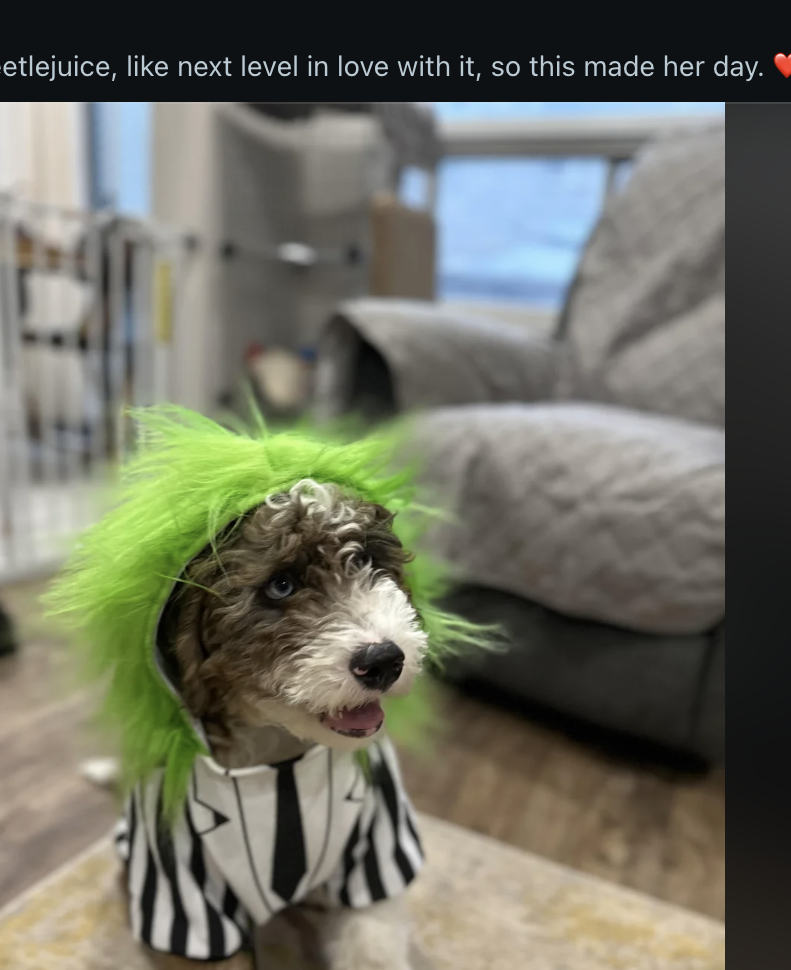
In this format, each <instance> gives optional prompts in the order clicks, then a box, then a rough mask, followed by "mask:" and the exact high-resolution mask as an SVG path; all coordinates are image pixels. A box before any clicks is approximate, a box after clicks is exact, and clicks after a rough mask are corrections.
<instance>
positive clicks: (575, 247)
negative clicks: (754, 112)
mask: <svg viewBox="0 0 791 970" xmlns="http://www.w3.org/2000/svg"><path fill="white" fill-rule="evenodd" d="M724 107H725V103H724V102H721V101H650V102H639V101H438V102H434V108H435V111H436V112H437V115H438V117H439V118H440V119H442V120H463V119H466V120H472V119H476V120H482V119H492V118H501V119H505V118H553V117H554V118H559V117H564V118H572V117H592V116H597V115H598V116H603V115H610V116H613V115H620V116H629V115H648V114H650V115H657V114H661V115H682V114H684V115H686V114H700V113H708V114H712V113H719V112H722V111H723V110H724ZM605 181H606V165H605V163H604V162H603V161H601V160H599V159H543V160H539V159H518V158H507V159H505V158H504V159H494V158H493V159H461V158H459V159H449V160H448V161H446V162H444V163H443V164H442V165H441V167H440V175H439V192H438V202H437V217H438V222H439V238H440V252H439V280H438V288H439V294H440V296H441V297H443V298H446V299H471V300H484V301H485V300H493V301H498V300H504V301H509V302H511V301H514V302H530V303H537V304H542V305H545V306H559V304H560V303H561V302H562V299H563V295H564V293H565V291H566V288H567V286H568V284H569V283H570V281H571V278H572V275H573V273H574V268H575V266H576V263H577V260H578V258H579V253H580V250H581V248H582V246H583V244H584V242H585V240H586V239H587V237H588V234H589V232H590V231H591V229H592V227H593V225H594V223H595V221H596V217H597V215H598V213H599V208H600V205H601V201H602V198H603V192H604V187H605Z"/></svg>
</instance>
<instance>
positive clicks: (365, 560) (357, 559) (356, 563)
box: [351, 552, 371, 569]
mask: <svg viewBox="0 0 791 970" xmlns="http://www.w3.org/2000/svg"><path fill="white" fill-rule="evenodd" d="M351 563H352V566H353V567H354V568H355V569H362V568H363V567H365V566H370V564H371V557H370V556H369V555H367V554H366V553H364V552H357V553H355V554H354V555H353V556H352V559H351Z"/></svg>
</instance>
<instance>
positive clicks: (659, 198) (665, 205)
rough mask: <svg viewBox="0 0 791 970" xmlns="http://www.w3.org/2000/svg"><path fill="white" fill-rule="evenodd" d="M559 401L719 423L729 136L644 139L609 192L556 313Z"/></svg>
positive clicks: (717, 130)
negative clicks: (628, 171)
mask: <svg viewBox="0 0 791 970" xmlns="http://www.w3.org/2000/svg"><path fill="white" fill-rule="evenodd" d="M561 335H562V337H563V338H564V339H563V341H562V343H563V355H562V359H561V369H560V377H559V381H558V385H557V388H556V392H557V397H559V398H562V399H565V400H569V399H574V400H586V401H598V402H602V403H610V404H616V405H619V406H622V407H632V408H641V409H643V410H646V411H655V412H659V413H663V414H672V415H675V416H676V417H682V418H688V419H691V420H696V421H706V422H708V423H711V424H715V425H718V426H724V424H725V133H724V129H723V126H722V125H715V126H712V127H705V128H702V129H700V130H693V131H690V132H686V133H683V134H674V135H670V136H667V137H665V138H662V139H659V140H657V141H656V142H655V143H653V144H651V145H649V146H648V147H647V148H646V149H645V150H644V152H643V153H641V156H640V157H639V158H638V160H637V162H636V165H635V169H634V172H633V174H632V177H631V179H630V180H629V181H628V182H627V184H626V186H625V188H624V189H623V190H622V191H621V192H620V193H617V194H614V195H612V196H610V197H609V198H608V200H607V202H606V204H605V207H604V210H603V212H602V216H601V219H600V220H599V223H598V225H597V226H596V228H595V230H594V231H593V233H592V234H591V237H590V239H589V241H588V243H587V245H586V248H585V252H584V254H583V256H582V259H581V261H580V265H579V268H578V271H577V276H576V279H575V281H574V284H573V286H572V289H571V292H570V296H569V299H568V302H567V305H566V307H565V308H564V312H563V316H562V320H561Z"/></svg>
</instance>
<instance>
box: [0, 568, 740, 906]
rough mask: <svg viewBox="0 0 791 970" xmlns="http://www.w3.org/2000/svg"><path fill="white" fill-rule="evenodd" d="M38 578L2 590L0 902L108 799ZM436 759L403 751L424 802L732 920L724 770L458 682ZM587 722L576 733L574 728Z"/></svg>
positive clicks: (85, 827)
mask: <svg viewBox="0 0 791 970" xmlns="http://www.w3.org/2000/svg"><path fill="white" fill-rule="evenodd" d="M40 589H41V587H40V586H36V585H33V584H29V585H25V586H17V587H13V588H6V589H2V590H0V600H2V602H3V605H4V607H5V608H6V609H7V610H8V611H9V612H11V614H12V615H13V616H14V618H15V619H16V620H17V622H18V624H19V626H20V632H21V634H22V637H23V647H22V650H21V652H20V653H19V655H18V656H16V657H11V658H5V659H0V779H1V781H0V906H2V905H3V904H4V903H5V902H7V901H8V900H9V899H10V898H12V897H13V896H15V895H16V894H17V893H19V892H21V891H22V890H24V889H25V888H26V887H27V886H29V885H31V884H32V883H34V882H35V881H37V880H38V879H40V878H41V877H43V876H44V875H46V874H47V873H48V872H50V871H51V870H52V869H54V868H55V867H56V866H58V865H60V864H62V863H63V862H65V861H66V860H68V859H69V857H71V856H72V855H74V854H75V853H77V852H79V851H80V850H81V849H82V848H84V847H85V846H87V845H88V844H90V843H91V842H92V841H94V840H96V839H97V838H99V837H100V836H101V835H103V834H104V833H105V832H106V831H108V830H109V828H110V826H111V825H112V823H113V821H114V819H115V813H116V806H115V804H114V799H113V797H112V796H111V795H110V794H109V793H107V792H104V791H101V790H99V789H97V788H94V787H93V786H91V785H90V784H88V783H87V782H85V781H83V780H82V779H81V778H80V776H79V774H78V771H77V765H78V762H79V759H80V758H81V757H84V756H86V755H95V754H97V753H100V752H99V751H98V749H97V747H96V739H95V737H92V736H91V734H90V731H89V730H87V718H88V710H89V704H88V698H87V697H86V696H85V694H84V693H82V692H81V691H80V690H79V689H78V688H77V687H75V685H74V684H73V683H72V682H70V674H71V671H70V669H69V665H68V657H67V653H66V651H65V650H64V649H63V644H62V643H61V642H60V640H59V639H58V637H57V635H55V634H54V633H53V631H52V630H51V629H49V628H48V627H47V625H46V624H45V623H44V621H43V620H42V619H41V617H40V614H39V612H38V609H37V606H36V600H37V596H38V593H39V592H40ZM444 714H445V718H446V723H447V731H446V734H445V737H444V738H443V739H442V740H441V741H440V742H439V747H438V750H437V751H436V753H435V755H434V756H433V757H432V758H431V760H427V761H421V760H420V759H416V758H415V757H414V756H407V755H404V756H403V759H402V762H403V770H404V775H405V778H406V782H407V786H408V788H409V790H410V793H411V795H412V798H413V801H414V803H415V805H416V807H417V808H418V809H419V810H422V811H425V812H429V813H431V814H433V815H436V816H438V817H440V818H444V819H447V820H449V821H451V822H455V823H456V824H458V825H462V826H465V827H467V828H471V829H475V830H476V831H478V832H482V833H485V834H487V835H490V836H493V837H494V838H497V839H501V840H503V841H505V842H509V843H511V844H513V845H516V846H519V847H521V848H524V849H527V850H530V851H532V852H535V853H538V854H539V855H543V856H546V857H548V858H550V859H554V860H556V861H558V862H561V863H564V864H566V865H569V866H573V867H575V868H578V869H582V870H584V871H586V872H589V873H593V874H595V875H597V876H601V877H604V878H606V879H609V880H612V881H614V882H619V883H622V884H623V885H625V886H631V887H633V888H635V889H638V890H641V891H643V892H647V893H650V894H652V895H655V896H659V897H661V898H663V899H666V900H669V901H671V902H673V903H676V904H678V905H680V906H685V907H688V908H690V909H694V910H698V911H699V912H702V913H706V914H708V915H711V916H714V917H717V918H724V905H725V832H724V828H725V798H724V794H725V793H724V775H723V774H722V773H721V772H715V773H714V774H713V775H708V776H700V775H696V774H694V773H691V772H690V771H689V770H682V769H681V768H680V767H679V766H677V765H676V766H672V765H668V764H667V763H664V764H663V763H661V762H660V763H657V762H656V760H655V759H653V760H652V761H647V760H646V758H645V755H644V753H643V754H641V755H640V756H639V759H638V758H636V757H635V754H634V752H633V751H632V752H630V755H629V757H626V756H624V754H623V752H622V751H621V750H620V749H618V750H616V749H614V748H613V747H612V746H609V747H608V746H607V745H602V741H601V739H600V738H595V739H593V740H595V743H592V739H591V738H580V737H579V736H574V734H573V733H572V734H571V735H570V734H569V732H568V731H566V730H560V729H559V727H558V725H557V724H552V725H549V724H547V723H546V720H545V719H542V720H536V718H535V716H533V717H532V719H529V718H528V717H526V716H525V715H524V714H523V713H520V712H518V711H513V710H508V709H503V708H500V707H497V706H494V705H492V704H491V703H489V702H486V701H483V700H481V699H479V698H475V697H472V696H468V695H465V694H462V693H460V692H456V691H453V690H450V691H449V693H448V696H447V698H446V699H445V711H444ZM578 733H579V732H577V734H578Z"/></svg>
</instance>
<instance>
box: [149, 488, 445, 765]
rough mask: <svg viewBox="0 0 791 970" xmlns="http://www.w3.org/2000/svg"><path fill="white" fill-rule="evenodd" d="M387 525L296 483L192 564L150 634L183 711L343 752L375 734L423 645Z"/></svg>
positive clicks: (378, 511)
mask: <svg viewBox="0 0 791 970" xmlns="http://www.w3.org/2000/svg"><path fill="white" fill-rule="evenodd" d="M392 519H393V517H392V515H391V514H390V513H389V512H387V511H386V510H385V509H384V508H382V507H381V506H378V505H373V504H371V503H367V502H363V501H361V500H359V499H355V498H349V497H344V495H343V494H342V493H341V491H340V490H339V489H337V488H335V487H333V486H323V485H316V484H315V483H314V482H310V481H306V482H300V483H298V484H297V485H295V486H294V487H293V488H292V489H291V490H290V492H288V493H284V494H281V495H276V496H272V497H270V498H269V499H268V500H267V502H266V503H265V504H264V505H261V506H259V507H258V508H257V509H255V510H253V511H252V512H251V513H249V514H248V515H247V516H245V517H244V518H243V519H242V520H240V521H239V522H238V523H237V524H236V525H235V526H234V527H233V528H232V529H231V530H229V531H228V532H227V533H226V534H225V535H224V536H222V537H220V538H219V540H218V541H217V543H216V548H215V549H206V550H204V552H203V553H201V554H200V555H199V556H197V557H196V558H195V559H194V560H193V561H192V562H191V563H190V564H189V566H188V568H187V570H186V573H185V577H184V578H185V579H186V582H184V583H180V584H179V585H178V587H177V590H176V592H175V594H174V596H173V597H171V602H170V604H169V606H168V609H167V610H166V612H165V615H164V617H163V624H162V626H161V631H162V633H161V637H164V638H165V640H166V645H167V648H168V649H169V650H170V651H171V653H172V654H173V655H174V656H175V659H176V661H177V664H178V668H179V679H180V682H181V684H180V686H181V692H182V694H183V696H184V700H185V702H186V704H187V706H188V708H189V709H190V711H191V712H192V714H193V715H195V716H196V717H198V718H200V719H202V720H209V721H211V722H212V723H213V724H219V725H221V726H225V727H226V728H231V727H232V726H244V727H259V726H266V725H277V726H279V727H283V728H285V729H286V730H287V731H289V732H290V733H291V734H292V735H294V736H295V737H297V738H300V739H303V740H306V741H313V742H317V743H320V744H327V745H332V746H335V747H341V748H346V749H347V750H348V749H353V748H355V747H360V746H361V745H363V744H365V743H366V742H367V740H368V739H369V738H371V737H373V735H374V734H376V732H377V731H378V730H379V728H380V727H381V724H382V721H383V717H384V715H383V714H382V709H381V706H380V702H381V698H382V696H383V695H384V694H388V695H395V696H403V695H404V694H406V693H408V692H409V689H410V687H411V685H412V683H413V681H414V679H415V676H416V674H417V673H418V671H419V669H420V665H421V661H422V658H423V655H424V653H425V650H426V645H427V641H426V635H425V633H424V632H423V630H422V628H421V623H420V618H419V616H418V614H417V612H416V611H415V609H414V607H413V606H412V604H411V602H410V598H409V591H408V589H407V586H406V583H405V579H404V565H405V564H406V562H408V559H409V556H408V554H407V553H406V552H405V551H404V549H403V548H402V546H401V543H400V542H399V540H398V539H397V538H396V536H395V535H394V534H393V531H392Z"/></svg>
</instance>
